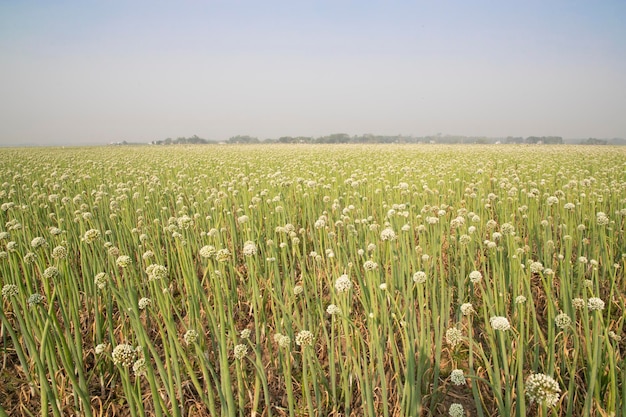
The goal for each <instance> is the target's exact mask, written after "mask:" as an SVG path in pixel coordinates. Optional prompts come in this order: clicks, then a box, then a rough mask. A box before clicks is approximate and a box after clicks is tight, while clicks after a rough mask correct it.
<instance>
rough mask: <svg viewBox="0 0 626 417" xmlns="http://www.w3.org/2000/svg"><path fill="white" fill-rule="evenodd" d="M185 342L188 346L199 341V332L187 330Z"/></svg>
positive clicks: (184, 337) (184, 336)
mask: <svg viewBox="0 0 626 417" xmlns="http://www.w3.org/2000/svg"><path fill="white" fill-rule="evenodd" d="M183 340H184V341H185V344H187V345H190V344H192V343H194V342H195V341H196V340H198V332H197V331H195V330H194V329H190V330H187V331H186V332H185V334H184V335H183Z"/></svg>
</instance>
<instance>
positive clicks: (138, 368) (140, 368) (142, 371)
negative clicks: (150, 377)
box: [133, 358, 148, 376]
mask: <svg viewBox="0 0 626 417" xmlns="http://www.w3.org/2000/svg"><path fill="white" fill-rule="evenodd" d="M147 372H148V367H147V365H146V360H145V359H144V358H139V359H137V360H136V361H135V363H133V373H134V374H135V376H143V375H146V373H147Z"/></svg>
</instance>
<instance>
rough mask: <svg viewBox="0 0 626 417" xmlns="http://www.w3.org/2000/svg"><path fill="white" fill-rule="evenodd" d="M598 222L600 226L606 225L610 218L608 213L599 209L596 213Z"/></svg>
mask: <svg viewBox="0 0 626 417" xmlns="http://www.w3.org/2000/svg"><path fill="white" fill-rule="evenodd" d="M596 223H597V224H598V225H600V226H606V225H607V224H609V218H608V216H607V215H606V214H604V213H603V212H601V211H599V212H597V213H596Z"/></svg>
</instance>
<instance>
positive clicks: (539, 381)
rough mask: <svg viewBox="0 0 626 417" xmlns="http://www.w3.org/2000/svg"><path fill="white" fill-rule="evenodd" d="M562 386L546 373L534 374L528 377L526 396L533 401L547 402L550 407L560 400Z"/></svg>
mask: <svg viewBox="0 0 626 417" xmlns="http://www.w3.org/2000/svg"><path fill="white" fill-rule="evenodd" d="M560 393H561V388H560V387H559V384H558V382H556V381H555V380H554V379H553V378H552V377H550V376H548V375H545V374H532V375H530V376H529V377H528V378H526V396H527V397H528V400H529V401H530V402H531V404H532V403H534V402H536V403H539V404H545V405H546V406H548V407H552V406H554V405H556V403H557V402H558V401H559V397H560Z"/></svg>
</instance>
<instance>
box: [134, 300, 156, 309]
mask: <svg viewBox="0 0 626 417" xmlns="http://www.w3.org/2000/svg"><path fill="white" fill-rule="evenodd" d="M151 304H152V300H151V299H149V298H147V297H142V298H140V299H139V301H138V302H137V305H138V307H139V310H145V309H146V308H148V307H149V306H150V305H151Z"/></svg>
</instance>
